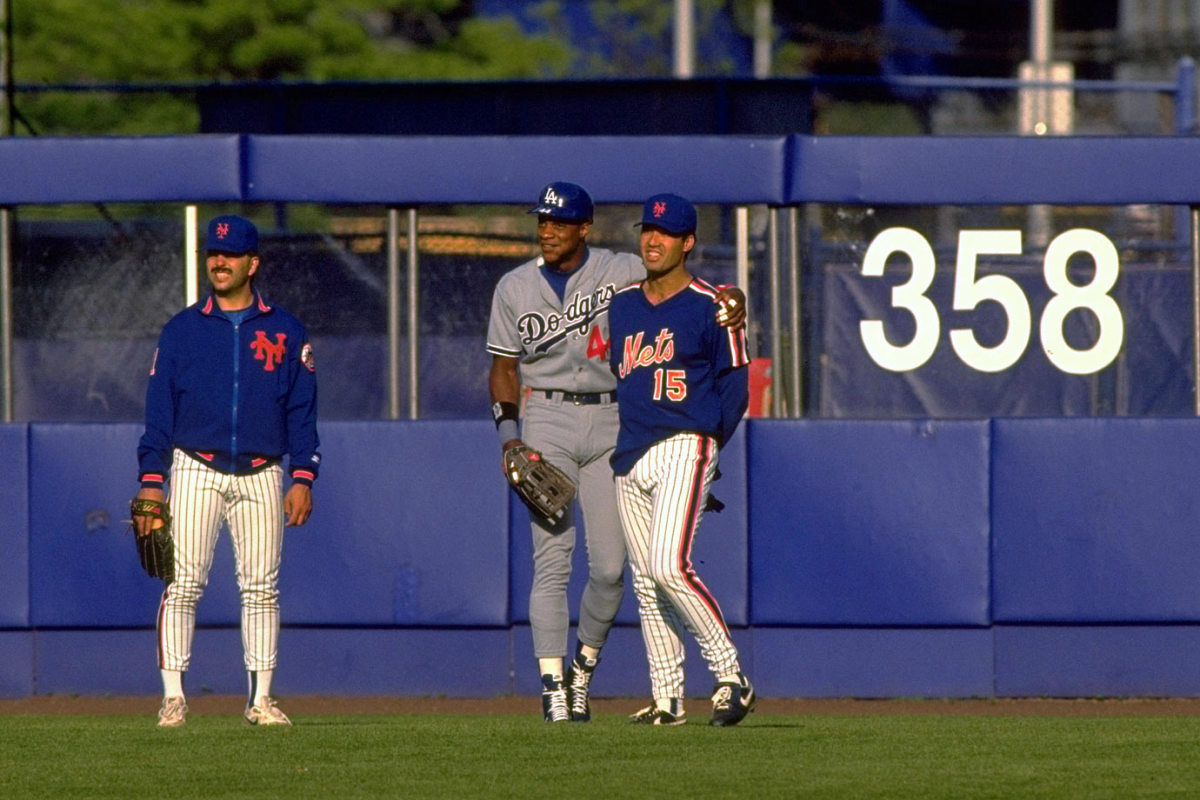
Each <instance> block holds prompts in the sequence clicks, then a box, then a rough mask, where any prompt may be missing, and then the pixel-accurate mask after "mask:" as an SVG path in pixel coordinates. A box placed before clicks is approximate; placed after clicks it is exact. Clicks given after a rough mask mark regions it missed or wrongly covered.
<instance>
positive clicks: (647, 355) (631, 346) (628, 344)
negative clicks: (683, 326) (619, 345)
mask: <svg viewBox="0 0 1200 800" xmlns="http://www.w3.org/2000/svg"><path fill="white" fill-rule="evenodd" d="M643 336H645V333H644V332H643V331H638V332H637V334H635V335H633V336H626V337H625V350H624V352H623V353H622V355H621V368H620V375H621V377H622V378H624V377H626V376H627V375H629V373H631V372H633V371H634V370H635V369H637V368H638V367H648V366H650V365H651V364H665V363H666V362H668V361H670V360H671V359H673V358H674V357H675V341H674V338H675V335H674V334H673V333H671V331H670V330H669V329H667V328H663V329H662V330H661V331H659V332H658V336H656V337H655V339H654V344H653V345H649V344H648V345H646V346H645V347H643V346H642V337H643Z"/></svg>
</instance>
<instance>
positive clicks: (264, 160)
mask: <svg viewBox="0 0 1200 800" xmlns="http://www.w3.org/2000/svg"><path fill="white" fill-rule="evenodd" d="M246 148H247V150H246V153H247V170H248V177H247V198H246V199H247V200H251V201H294V202H326V203H383V204H389V205H410V204H418V203H464V202H466V203H520V204H525V205H528V204H530V203H532V201H533V199H534V198H536V197H537V193H538V192H539V191H540V190H541V188H542V187H543V186H545V185H546V184H547V183H549V182H550V181H551V180H571V181H575V182H577V183H580V184H582V185H583V186H585V187H587V189H588V192H589V193H591V195H592V197H593V198H594V199H595V200H596V202H599V203H640V202H642V201H643V200H645V198H646V197H648V196H649V195H651V194H653V193H655V192H658V191H672V192H676V193H678V194H682V195H684V196H685V197H688V198H689V199H690V200H692V201H693V202H696V203H713V202H723V203H780V202H782V201H783V199H784V192H783V180H784V174H785V172H786V162H785V149H786V137H783V136H470V137H464V136H391V137H387V136H249V137H247V139H246ZM647 176H653V177H647Z"/></svg>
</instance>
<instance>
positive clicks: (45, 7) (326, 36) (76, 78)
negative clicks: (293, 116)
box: [12, 0, 573, 133]
mask: <svg viewBox="0 0 1200 800" xmlns="http://www.w3.org/2000/svg"><path fill="white" fill-rule="evenodd" d="M12 5H13V11H12V19H13V79H14V80H15V82H16V83H17V84H18V85H19V86H31V87H39V86H40V87H63V86H80V85H92V86H96V85H109V84H113V85H121V84H143V85H145V84H164V83H166V84H176V85H178V84H194V83H207V82H214V81H261V80H280V81H301V80H311V81H326V80H372V81H388V80H395V81H400V80H432V79H453V80H467V79H470V80H482V79H499V78H530V79H536V78H558V77H562V76H563V75H565V74H566V73H567V72H568V70H569V69H570V66H571V63H572V60H573V54H572V51H571V48H570V47H569V45H567V44H565V43H564V40H561V39H556V38H554V37H552V36H549V35H541V36H537V35H528V34H525V33H523V32H522V31H521V30H520V28H519V27H518V25H517V24H516V23H515V21H513V20H511V19H482V18H477V17H474V16H472V14H471V11H472V3H470V2H466V1H465V0H255V1H254V2H247V0H12ZM17 103H18V112H19V115H20V120H23V121H24V122H26V123H27V124H28V127H31V128H33V129H34V130H36V131H38V132H40V133H184V132H191V131H194V130H196V127H197V124H198V119H197V115H196V111H195V108H194V104H193V100H192V97H191V96H190V94H188V93H186V92H184V93H180V92H146V93H136V94H130V93H127V92H121V93H118V92H112V93H100V92H87V93H83V92H78V91H66V90H64V89H62V88H58V89H54V90H49V89H47V90H41V91H22V92H20V93H19V94H18V98H17ZM18 132H21V125H20V124H18Z"/></svg>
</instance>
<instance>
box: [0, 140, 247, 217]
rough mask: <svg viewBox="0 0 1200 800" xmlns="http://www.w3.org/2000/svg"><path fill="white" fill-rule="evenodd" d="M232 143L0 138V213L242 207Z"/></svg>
mask: <svg viewBox="0 0 1200 800" xmlns="http://www.w3.org/2000/svg"><path fill="white" fill-rule="evenodd" d="M241 153H242V147H241V142H240V137H238V136H236V135H200V136H129V137H121V136H114V137H74V138H66V137H44V138H28V137H9V138H0V175H3V176H4V180H2V181H0V205H19V204H39V205H40V204H57V203H87V202H93V201H103V202H106V203H123V202H147V203H149V202H206V201H207V202H219V201H236V200H240V199H242V196H243V193H244V192H243V187H242V164H241Z"/></svg>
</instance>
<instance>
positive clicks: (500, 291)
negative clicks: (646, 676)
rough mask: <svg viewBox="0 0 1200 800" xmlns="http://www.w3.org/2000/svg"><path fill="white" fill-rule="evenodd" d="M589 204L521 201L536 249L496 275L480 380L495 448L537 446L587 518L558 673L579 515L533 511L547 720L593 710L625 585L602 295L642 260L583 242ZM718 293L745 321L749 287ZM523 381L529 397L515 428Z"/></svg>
mask: <svg viewBox="0 0 1200 800" xmlns="http://www.w3.org/2000/svg"><path fill="white" fill-rule="evenodd" d="M592 209H593V206H592V198H591V197H590V196H589V195H588V193H587V192H586V191H585V190H584V189H583V188H582V187H581V186H578V185H576V184H574V183H567V182H563V181H559V182H555V183H551V184H549V185H548V186H546V187H545V189H543V190H542V193H541V195H540V198H539V200H538V203H537V205H536V206H534V207H533V208H531V209H530V210H529V213H530V214H537V215H538V224H537V242H538V246H539V247H540V248H541V252H542V255H541V256H540V257H539V258H535V259H533V260H532V261H528V262H526V263H524V264H522V265H521V266H519V267H517V268H516V269H514V270H512V271H510V272H508V273H506V274H505V275H504V276H503V277H502V278H501V279H500V281H499V282H498V283H497V285H496V289H495V293H494V294H493V296H492V309H491V318H490V319H489V322H488V335H487V351H488V352H489V353H490V354H491V355H492V367H491V372H490V374H489V377H488V387H489V390H490V393H491V399H492V416H493V419H494V420H495V422H496V428H497V432H498V433H499V436H500V442H501V447H502V450H503V451H507V450H509V449H511V448H513V447H516V446H518V445H520V444H527V445H528V446H529V447H532V448H534V449H536V450H540V451H541V452H542V454H543V455H544V456H545V458H546V460H547V461H549V462H550V463H552V464H554V465H555V466H556V467H558V468H559V469H561V470H563V472H565V473H566V474H567V475H568V476H569V477H570V478H571V480H573V481H574V482H575V484H576V486H578V488H579V492H578V496H579V504H580V506H581V507H582V510H583V516H584V521H585V524H584V529H585V535H586V540H587V553H588V582H587V587H586V588H585V589H584V592H583V597H582V599H581V600H580V605H579V626H578V629H577V631H576V638H577V640H578V642H577V646H576V650H575V657H574V659H573V660H572V663H571V665H570V667H569V669H567V670H566V672H565V673H564V670H563V662H564V660H565V657H566V652H567V628H568V627H569V623H570V612H569V610H568V606H567V583H568V580H569V578H570V575H571V556H572V553H573V551H574V549H575V540H576V534H575V517H574V513H573V510H572V512H571V513H568V514H567V515H566V516H565V517H564V518H563V520H562V521H561V522H559V523H558V524H557V525H553V526H551V525H550V524H549V523H547V522H545V521H544V520H541V519H538V518H537V517H535V516H534V515H532V514H531V515H530V522H531V528H532V533H533V586H532V588H531V590H530V594H529V621H530V626H531V627H532V629H533V648H534V656H535V657H536V658H537V661H538V674H539V675H541V678H542V714H543V717H544V718H545V720H546V721H547V722H565V721H567V720H571V721H575V722H587V721H588V720H589V719H591V710H590V707H589V705H588V691H589V687H590V685H591V679H592V673H593V670H595V668H596V664H597V663H598V662H599V659H600V649H601V648H602V647H603V646H604V643H605V641H606V640H607V638H608V631H609V628H611V627H612V622H613V618H614V617H615V616H616V614H617V610H618V608H619V607H620V605H621V597H622V594H623V591H624V582H623V573H624V569H625V540H624V534H623V533H622V530H621V521H620V519H619V517H618V515H617V498H616V492H615V489H614V485H613V474H612V468H611V466H610V465H609V460H608V459H609V455H610V454H611V452H612V449H613V446H614V445H615V444H616V440H617V430H618V428H619V424H620V423H619V420H618V417H617V406H616V403H615V389H616V378H615V377H614V376H613V374H612V371H611V370H610V369H609V363H608V350H609V333H608V303H609V300H611V299H612V296H613V294H614V293H615V292H616V291H617V289H619V288H621V287H622V286H625V285H627V284H629V283H633V282H634V281H639V280H642V279H643V278H645V277H646V268H645V267H644V266H643V265H642V261H641V259H640V258H638V257H637V256H635V255H631V254H626V253H613V252H611V251H609V250H604V249H601V248H596V247H589V246H588V245H587V235H588V232H589V231H590V230H591V224H592ZM718 301H720V302H723V303H724V305H723V306H722V305H718V306H717V307H716V310H715V311H714V313H716V314H717V315H718V318H719V319H720V320H721V321H722V324H724V325H726V326H730V327H735V328H739V327H741V326H742V324H743V323H744V321H745V307H746V303H745V295H744V294H743V293H742V292H741V291H740V290H739V289H737V288H732V287H731V288H729V289H725V290H722V292H721V293H720V295H719V296H718ZM522 386H525V387H527V388H528V398H527V400H526V404H525V410H524V422H523V428H522V429H521V430H518V420H519V418H520V416H521V413H520V405H519V404H520V400H521V388H522Z"/></svg>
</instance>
